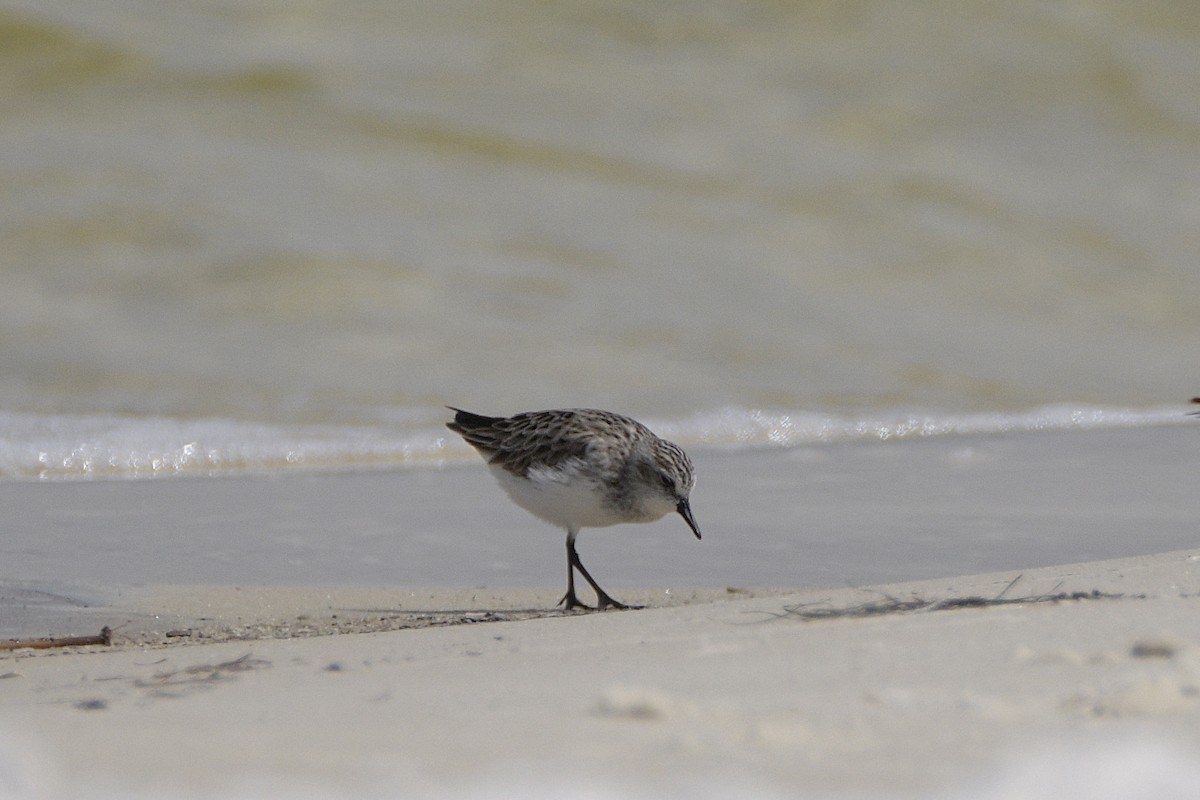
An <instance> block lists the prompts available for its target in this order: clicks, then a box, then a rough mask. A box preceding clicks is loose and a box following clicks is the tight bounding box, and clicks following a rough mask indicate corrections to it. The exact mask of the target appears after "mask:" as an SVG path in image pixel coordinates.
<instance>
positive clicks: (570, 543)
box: [558, 528, 595, 611]
mask: <svg viewBox="0 0 1200 800" xmlns="http://www.w3.org/2000/svg"><path fill="white" fill-rule="evenodd" d="M576 533H578V531H576V530H573V529H571V528H568V529H567V593H566V594H564V595H563V596H562V599H561V600H559V601H558V604H559V605H560V606H562V607H563V610H564V611H570V610H571V609H572V608H582V609H586V610H588V611H594V610H595V609H593V608H592V607H591V606H589V605H584V604H583V603H581V602H579V598H578V597H576V596H575V565H576V564H578V563H579V555H578V554H577V553H576V552H575V534H576ZM580 569H583V567H580ZM583 574H584V575H585V576H586V575H587V573H586V572H585V573H583ZM588 580H589V581H590V580H591V578H588Z"/></svg>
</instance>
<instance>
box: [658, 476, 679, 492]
mask: <svg viewBox="0 0 1200 800" xmlns="http://www.w3.org/2000/svg"><path fill="white" fill-rule="evenodd" d="M659 479H660V480H662V485H663V488H664V489H666V490H667V491H668V492H670V493H672V494H674V493H675V481H673V480H671V476H670V475H660V476H659Z"/></svg>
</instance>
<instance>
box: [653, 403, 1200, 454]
mask: <svg viewBox="0 0 1200 800" xmlns="http://www.w3.org/2000/svg"><path fill="white" fill-rule="evenodd" d="M1186 424H1196V421H1195V420H1194V419H1189V417H1188V409H1187V408H1185V407H1183V406H1179V405H1176V406H1164V407H1160V408H1152V409H1126V408H1105V407H1099V406H1078V405H1050V406H1042V407H1039V408H1034V409H1030V410H1027V411H1021V412H989V413H977V414H934V413H928V412H922V411H906V410H896V411H888V412H879V413H876V414H869V415H865V416H844V415H834V414H819V413H810V412H781V411H763V410H758V409H749V410H748V409H741V408H728V409H722V410H719V411H716V412H713V413H710V414H702V415H698V416H696V417H694V418H692V419H690V420H686V421H683V422H680V423H670V422H664V423H661V424H659V425H656V426H653V427H654V429H655V431H657V432H658V433H659V434H660V435H662V436H667V437H668V438H674V439H676V440H677V441H679V442H681V443H703V444H708V445H718V446H731V447H743V446H756V445H769V446H779V447H789V446H798V445H806V444H817V443H833V442H848V441H873V440H878V441H887V440H892V439H922V438H927V437H930V436H948V435H982V434H997V433H1011V432H1017V431H1023V432H1036V431H1067V430H1098V429H1103V428H1142V427H1151V426H1159V425H1186Z"/></svg>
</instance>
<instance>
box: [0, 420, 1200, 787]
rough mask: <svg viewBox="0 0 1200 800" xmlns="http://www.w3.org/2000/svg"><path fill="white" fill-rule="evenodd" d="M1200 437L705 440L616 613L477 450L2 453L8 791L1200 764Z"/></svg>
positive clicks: (940, 773)
mask: <svg viewBox="0 0 1200 800" xmlns="http://www.w3.org/2000/svg"><path fill="white" fill-rule="evenodd" d="M1195 433H1196V431H1195V430H1194V429H1192V428H1173V427H1162V428H1147V429H1137V430H1113V431H1083V432H1062V433H1057V434H1056V433H1041V434H1037V435H1021V434H1018V435H994V436H979V437H959V436H952V437H946V438H942V439H932V440H929V441H914V442H900V443H881V444H879V445H867V444H862V443H856V444H846V445H837V446H829V447H814V448H799V449H787V450H781V451H761V452H742V453H721V452H704V451H701V452H699V453H698V454H697V456H696V460H697V464H698V467H699V469H700V470H701V474H702V476H703V478H702V480H703V481H705V482H704V483H702V484H701V487H702V488H701V489H698V490H697V493H696V495H695V497H694V500H695V504H696V507H697V509H698V512H697V513H698V514H700V515H701V519H702V520H703V522H702V524H703V525H705V531H706V537H705V539H704V540H703V541H702V542H696V541H695V540H694V539H692V537H691V535H690V532H689V531H687V529H686V527H685V526H683V524H682V522H680V524H679V525H678V526H673V525H671V524H670V522H669V521H663V522H660V523H655V524H653V525H646V526H623V527H619V528H614V529H612V530H611V532H609V531H585V534H584V536H583V537H582V538H581V547H582V548H584V551H585V552H586V553H587V555H586V558H587V559H588V563H589V564H591V565H592V567H591V568H592V570H593V571H594V572H595V573H596V574H597V576H598V577H599V578H600V579H601V581H602V582H603V583H604V584H605V586H606V588H608V589H609V590H610V591H611V592H613V593H614V594H616V596H618V597H620V598H621V599H623V600H625V601H626V602H631V603H641V604H644V605H645V606H647V607H646V608H645V609H642V610H636V611H621V612H605V613H598V614H581V613H571V614H566V613H564V612H561V611H559V610H556V609H555V607H554V605H555V603H556V602H557V600H558V598H559V597H560V596H561V592H562V587H561V586H560V585H559V581H560V580H561V577H562V576H561V566H562V564H561V559H562V552H561V547H562V543H561V534H559V533H558V532H556V531H553V530H552V529H550V528H548V527H545V526H539V525H538V524H537V523H535V522H534V521H532V520H530V519H528V518H527V517H526V515H524V514H523V513H521V512H520V510H519V509H515V508H512V507H510V506H509V504H507V503H506V502H500V501H502V497H500V496H498V495H499V491H498V490H497V489H496V487H494V486H492V485H491V481H490V478H489V477H488V476H487V475H486V471H485V470H484V469H483V468H482V467H481V466H476V467H475V468H473V469H466V468H463V469H449V470H444V471H416V472H364V473H352V474H340V475H295V476H291V477H286V478H284V477H272V478H255V477H252V476H246V477H240V478H238V477H233V478H222V479H203V478H202V479H178V480H153V481H99V482H82V483H52V484H38V483H20V482H16V483H7V484H3V485H0V491H2V492H3V494H4V501H5V504H6V505H5V507H6V508H7V509H8V511H9V514H10V520H11V524H10V528H9V530H8V532H7V542H8V545H9V549H10V552H11V553H12V556H11V557H10V558H9V559H8V560H7V562H6V564H5V567H6V571H7V577H5V579H4V581H3V583H2V584H0V585H2V586H3V588H4V591H5V594H4V598H3V599H4V602H3V611H4V615H3V616H4V619H5V620H6V625H7V629H6V633H5V636H6V637H10V638H11V637H13V636H26V637H33V636H65V635H88V634H90V635H96V634H98V633H99V631H100V629H101V628H102V627H104V626H108V627H109V628H110V629H111V631H112V640H113V643H112V645H111V646H107V647H104V646H91V647H76V648H65V649H64V648H54V649H44V650H32V649H19V650H9V651H5V652H0V797H3V798H4V799H5V800H8V798H20V799H21V800H24V799H25V798H38V799H39V800H41V798H60V797H61V798H66V797H85V798H90V797H250V796H254V797H264V796H265V797H297V796H303V797H316V798H324V797H347V796H353V797H401V796H414V795H417V796H438V797H440V796H448V797H508V796H539V797H540V796H549V795H556V796H562V797H662V796H681V797H682V796H688V797H727V796H729V794H730V793H731V792H733V791H735V790H736V792H737V793H738V795H739V796H750V797H880V798H885V797H886V798H894V797H900V798H906V797H969V798H993V797H994V798H1000V797H1013V796H1020V797H1035V798H1036V797H1046V798H1051V797H1054V798H1061V797H1064V796H1070V797H1074V796H1089V797H1093V798H1095V797H1100V798H1106V797H1113V798H1116V797H1121V798H1127V797H1147V798H1150V797H1154V798H1165V797H1185V796H1190V795H1189V793H1190V792H1192V791H1193V790H1194V786H1195V785H1196V781H1197V780H1198V779H1200V767H1198V766H1197V762H1196V760H1195V758H1194V753H1195V752H1196V748H1197V747H1200V733H1197V732H1198V731H1200V725H1198V724H1197V723H1198V721H1200V720H1198V719H1197V717H1198V713H1200V613H1198V612H1200V551H1196V550H1187V549H1180V548H1183V547H1187V546H1189V545H1190V543H1191V542H1192V541H1193V538H1194V520H1195V519H1196V517H1197V513H1198V511H1197V508H1196V504H1197V502H1198V501H1197V499H1196V497H1195V493H1194V491H1192V486H1191V484H1190V482H1189V480H1188V477H1187V476H1188V472H1187V469H1186V466H1187V463H1188V460H1189V458H1190V457H1191V455H1190V454H1191V453H1192V451H1193V449H1194V448H1193V441H1194V440H1193V438H1192V437H1193V436H1194V435H1195ZM20 520H23V522H21V523H20V524H18V521H20ZM680 528H682V529H680ZM1072 554H1074V558H1072ZM185 565H186V566H185ZM972 566H974V569H971V567H972ZM939 573H941V574H942V575H943V577H938V574H939ZM389 574H390V575H392V576H393V579H392V580H390V581H389V580H387V576H388V575H389ZM880 575H882V576H888V577H890V578H891V579H890V580H888V579H884V580H878V579H874V580H873V579H872V577H873V576H880ZM953 575H962V577H944V576H953ZM438 577H441V579H442V581H443V586H441V587H438V586H436V585H433V584H434V582H435V580H436V579H437V578H438ZM722 579H724V580H722ZM639 586H640V587H641V588H638V587H639ZM771 587H775V588H771Z"/></svg>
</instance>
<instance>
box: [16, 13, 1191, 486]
mask: <svg viewBox="0 0 1200 800" xmlns="http://www.w3.org/2000/svg"><path fill="white" fill-rule="evenodd" d="M1198 253H1200V6H1198V5H1195V4H1193V3H1186V2H1185V3H1171V2H1165V1H1164V2H1146V3H1126V2H1117V1H1116V0H1112V1H1107V0H1077V1H1076V2H1061V3H1040V2H1012V3H1003V4H997V3H987V2H981V1H973V0H969V1H967V2H938V1H937V0H919V1H918V2H906V3H897V2H884V1H882V0H879V1H877V2H815V1H814V2H736V3H735V2H665V1H664V2H649V3H637V2H620V1H619V0H606V1H603V2H553V3H547V2H505V3H488V2H451V3H447V2H401V3H396V2H383V0H377V1H375V0H340V1H339V2H336V3H334V2H327V1H323V0H292V1H290V2H281V1H279V0H271V1H268V0H236V2H235V1H234V0H192V1H190V2H181V1H176V2H163V0H153V1H151V0H71V2H62V1H61V0H4V2H3V3H2V4H0V375H2V379H0V477H33V476H39V475H40V476H45V477H55V476H71V475H81V474H159V473H161V472H173V471H178V470H179V469H181V468H186V467H188V466H189V465H196V466H197V468H198V469H201V470H214V469H219V468H221V467H222V466H223V465H231V464H232V465H237V464H244V463H248V462H254V463H260V464H263V465H266V466H268V467H271V468H283V467H286V466H287V465H290V464H301V465H304V464H308V465H313V464H317V465H321V464H329V463H340V464H343V465H351V466H354V465H360V466H361V465H369V464H375V463H384V464H392V463H399V462H402V461H405V460H407V459H415V460H416V461H421V459H422V458H426V457H428V458H441V457H442V448H443V446H444V445H446V442H447V441H448V440H447V439H446V438H445V436H444V435H443V434H444V433H445V431H444V430H443V429H441V427H440V424H441V421H442V419H443V418H444V416H445V412H444V411H443V410H442V409H441V406H442V405H443V404H447V403H449V404H453V405H457V406H462V407H464V408H469V409H472V410H476V411H480V412H484V413H511V412H515V411H519V410H526V409H532V408H544V407H552V406H575V405H585V406H598V407H605V408H611V409H614V410H619V411H624V412H626V413H631V414H634V415H636V416H639V417H641V418H647V419H649V420H652V421H654V422H655V423H656V424H657V425H658V426H659V427H661V428H664V429H665V431H667V432H670V433H672V434H673V435H676V436H677V437H678V438H680V440H681V441H684V442H694V441H724V442H726V443H750V444H758V443H772V442H775V443H778V442H783V443H786V442H787V441H788V436H789V431H790V432H791V434H792V435H795V434H796V431H797V430H803V431H809V433H807V434H804V435H805V436H808V437H809V440H811V439H812V438H818V439H819V438H821V437H828V436H830V435H837V433H836V432H837V431H839V430H840V431H855V430H857V431H859V432H865V435H870V436H885V437H886V436H888V435H892V434H895V433H897V432H904V431H909V432H911V431H914V430H916V431H918V432H921V431H925V432H928V431H934V432H936V431H938V430H943V429H947V427H949V428H951V429H952V428H953V427H954V424H963V423H962V421H963V420H964V419H965V420H968V421H972V420H973V421H974V422H973V423H972V424H975V423H978V424H979V425H982V426H983V429H985V430H990V429H1002V428H1004V427H1005V426H1008V427H1020V428H1022V429H1037V428H1038V427H1039V426H1045V425H1047V424H1049V425H1050V426H1052V427H1055V426H1057V427H1064V426H1066V427H1069V426H1071V425H1074V424H1079V423H1080V421H1081V420H1083V421H1085V422H1086V421H1089V420H1092V421H1094V420H1097V419H1100V420H1102V421H1107V423H1111V424H1142V423H1145V422H1147V421H1149V422H1151V423H1153V422H1161V421H1164V420H1166V419H1168V418H1178V417H1180V416H1181V410H1180V409H1179V408H1178V407H1172V408H1171V409H1170V410H1169V411H1167V410H1164V409H1165V408H1166V406H1167V405H1168V404H1178V403H1180V402H1181V401H1183V400H1186V399H1187V398H1188V397H1190V396H1191V395H1192V394H1194V393H1196V392H1197V390H1198V389H1200V381H1198V380H1197V376H1196V373H1195V364H1196V362H1197V353H1200V264H1198V259H1197V254H1198ZM1047 407H1049V410H1046V409H1047ZM1031 409H1033V411H1031ZM1038 409H1041V411H1038ZM1097 409H1099V410H1097ZM1114 409H1124V410H1123V411H1114ZM1047 420H1050V422H1049V423H1048V422H1047ZM968 427H969V426H968ZM831 431H833V433H832V434H831V433H830V432H831ZM259 445H261V447H259ZM256 447H258V449H257V450H256V449H255V448H256ZM453 447H454V448H459V445H458V443H454V445H453ZM247 450H250V451H253V453H251V455H249V456H247V455H245V451H247ZM452 452H453V453H456V454H459V455H461V456H462V457H464V458H466V457H468V456H469V455H470V454H469V452H468V451H467V450H466V448H465V447H463V448H460V449H454V450H453V451H452ZM264 454H266V455H264ZM414 454H415V455H414ZM456 457H457V456H456ZM239 459H241V460H240V461H239ZM255 459H258V461H257V462H255ZM181 465H182V467H181Z"/></svg>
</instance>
